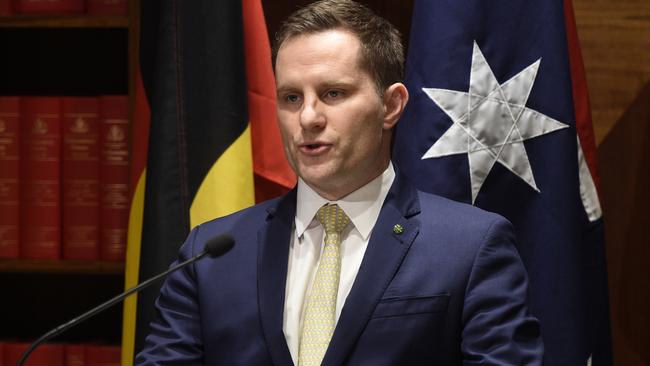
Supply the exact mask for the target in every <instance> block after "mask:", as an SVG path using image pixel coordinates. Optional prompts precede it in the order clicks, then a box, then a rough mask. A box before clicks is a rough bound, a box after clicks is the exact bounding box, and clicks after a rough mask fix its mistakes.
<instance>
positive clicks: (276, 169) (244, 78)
mask: <svg viewBox="0 0 650 366" xmlns="http://www.w3.org/2000/svg"><path fill="white" fill-rule="evenodd" d="M138 10H139V11H140V40H139V42H140V54H139V57H140V60H139V61H140V62H139V66H140V68H139V70H137V71H136V72H137V74H138V75H137V77H136V87H135V89H136V93H135V94H136V97H135V99H136V103H135V104H136V107H135V112H134V118H133V120H134V123H133V141H132V150H133V151H132V156H133V158H132V166H131V177H132V179H131V187H133V189H132V204H131V214H130V219H129V241H128V249H127V264H126V287H127V288H129V287H132V286H134V285H135V284H137V282H138V281H142V280H145V279H147V278H149V277H151V276H153V275H155V274H157V273H159V272H162V271H163V270H164V269H166V268H167V267H168V266H169V264H170V263H171V262H172V261H173V260H174V259H175V258H176V255H177V250H178V248H179V247H180V245H181V244H182V242H183V240H184V239H185V237H186V236H187V234H188V233H189V231H190V229H191V228H192V227H194V226H196V225H198V224H200V223H202V222H205V221H207V220H210V219H213V218H216V217H220V216H224V215H227V214H230V213H232V212H235V211H237V210H240V209H242V208H245V207H248V206H251V205H253V204H254V203H255V202H256V201H261V200H264V199H266V198H271V197H273V196H275V195H279V194H281V193H283V192H286V191H287V190H288V189H289V188H291V187H292V186H293V185H294V183H295V176H294V175H293V173H292V172H291V170H290V168H289V166H288V165H287V163H286V160H285V158H284V154H283V152H282V144H281V142H280V134H279V130H278V128H277V123H276V117H275V116H276V115H275V85H274V79H273V72H272V68H271V52H270V48H269V39H268V34H267V30H266V25H265V21H264V15H263V11H262V6H261V3H260V0H242V1H241V2H239V1H226V0H192V1H180V0H162V1H161V0H142V1H141V2H140V8H139V9H138ZM159 286H160V285H158V286H157V287H153V288H150V289H148V290H145V291H143V292H141V293H140V294H139V295H138V297H137V299H136V298H135V297H134V298H131V299H129V300H128V301H127V302H126V303H125V311H124V329H123V354H122V364H123V365H131V364H132V363H133V355H134V353H135V352H137V351H138V350H139V349H140V348H141V345H142V344H143V340H144V337H145V335H146V333H147V330H148V327H149V323H150V321H151V320H152V319H153V316H154V307H153V303H154V301H155V298H156V296H157V294H158V291H159ZM136 309H137V311H136Z"/></svg>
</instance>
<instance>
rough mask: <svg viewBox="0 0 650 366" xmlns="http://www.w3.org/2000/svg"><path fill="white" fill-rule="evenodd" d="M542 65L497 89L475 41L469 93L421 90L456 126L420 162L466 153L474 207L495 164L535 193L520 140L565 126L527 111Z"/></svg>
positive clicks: (516, 76)
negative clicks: (504, 168) (511, 173)
mask: <svg viewBox="0 0 650 366" xmlns="http://www.w3.org/2000/svg"><path fill="white" fill-rule="evenodd" d="M540 61H541V59H540V60H537V61H536V62H535V63H533V64H532V65H530V66H528V67H527V68H525V69H524V70H522V71H521V72H519V73H518V74H517V75H515V76H514V77H512V78H511V79H510V80H508V81H506V82H505V83H503V84H501V85H499V82H498V81H497V79H496V77H495V76H494V73H493V72H492V69H491V68H490V65H488V63H487V61H486V60H485V57H484V56H483V53H481V50H480V49H479V47H478V45H477V44H476V42H474V51H473V55H472V70H471V75H470V82H469V91H468V92H467V93H465V92H460V91H456V90H446V89H433V88H422V90H423V91H424V92H425V93H426V94H427V95H428V96H429V98H431V100H433V101H434V102H435V103H436V104H437V105H438V107H440V108H441V109H442V110H443V111H444V112H445V113H447V115H448V116H449V117H450V118H451V119H452V121H453V122H454V124H453V125H452V126H451V127H450V128H449V129H448V130H447V131H446V132H445V133H444V134H443V135H442V136H440V138H439V139H438V140H437V141H436V142H435V143H434V144H433V146H431V148H429V150H428V151H427V152H426V153H425V154H424V155H423V156H422V159H430V158H437V157H441V156H447V155H455V154H464V153H467V157H468V159H469V172H470V183H471V186H472V203H474V202H475V201H476V196H477V195H478V192H479V191H480V190H481V187H482V186H483V182H485V179H486V178H487V176H488V174H489V173H490V170H492V167H493V166H494V163H495V162H497V161H498V162H499V163H501V165H503V166H504V167H506V168H507V169H508V170H510V171H511V172H513V173H514V174H516V175H517V176H518V177H519V178H521V179H523V180H524V182H526V183H528V185H530V186H531V187H532V188H533V189H534V190H536V191H538V192H539V189H538V188H537V185H536V184H535V178H534V177H533V170H532V168H531V166H530V161H529V160H528V155H527V154H526V148H525V147H524V141H525V140H528V139H531V138H533V137H538V136H541V135H545V134H547V133H551V132H553V131H556V130H559V129H562V128H566V127H569V126H568V125H566V124H564V123H561V122H559V121H556V120H554V119H552V118H550V117H548V116H545V115H544V114H542V113H540V112H538V111H535V110H533V109H530V108H526V101H527V100H528V96H529V95H530V91H531V89H532V88H533V83H534V81H535V76H536V75H537V70H538V69H539V64H540Z"/></svg>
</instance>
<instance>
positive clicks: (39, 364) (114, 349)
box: [0, 341, 121, 366]
mask: <svg viewBox="0 0 650 366" xmlns="http://www.w3.org/2000/svg"><path fill="white" fill-rule="evenodd" d="M27 347H29V343H15V342H2V341H0V366H14V365H16V364H17V363H18V361H19V360H20V357H21V355H22V354H23V352H25V350H26V349H27ZM120 352H121V349H120V347H119V346H107V345H97V344H56V343H48V344H43V345H41V346H39V347H38V348H36V350H35V351H34V352H33V353H32V354H31V355H30V357H29V358H28V359H27V362H26V363H25V365H26V366H120V361H121V354H120Z"/></svg>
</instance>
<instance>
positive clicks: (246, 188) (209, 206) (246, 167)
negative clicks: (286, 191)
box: [190, 124, 255, 227]
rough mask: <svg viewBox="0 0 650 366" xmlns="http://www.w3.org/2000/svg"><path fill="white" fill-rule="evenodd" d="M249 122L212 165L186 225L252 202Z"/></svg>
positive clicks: (229, 212) (241, 207)
mask: <svg viewBox="0 0 650 366" xmlns="http://www.w3.org/2000/svg"><path fill="white" fill-rule="evenodd" d="M250 133H251V132H250V124H249V125H248V126H247V127H246V130H244V132H242V134H241V135H240V136H239V137H238V138H237V140H235V142H234V143H233V144H232V145H230V146H229V147H228V149H227V150H226V151H225V152H224V153H223V154H222V155H221V156H220V157H219V159H217V161H216V162H215V163H214V165H212V167H211V168H210V170H209V171H208V173H207V175H206V176H205V178H204V179H203V182H201V185H200V186H199V189H198V191H197V193H196V196H195V197H194V200H193V201H192V206H191V207H190V225H191V226H192V227H195V226H196V225H199V224H201V223H204V222H206V221H209V220H212V219H215V218H217V217H222V216H226V215H229V214H231V213H233V212H235V211H239V210H241V209H243V208H246V207H249V206H252V205H253V204H255V187H254V181H253V156H252V148H251V136H250Z"/></svg>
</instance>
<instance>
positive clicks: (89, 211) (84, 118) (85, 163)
mask: <svg viewBox="0 0 650 366" xmlns="http://www.w3.org/2000/svg"><path fill="white" fill-rule="evenodd" d="M63 258H64V259H86V260H98V259H99V101H98V100H97V98H73V97H68V98H64V99H63Z"/></svg>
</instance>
